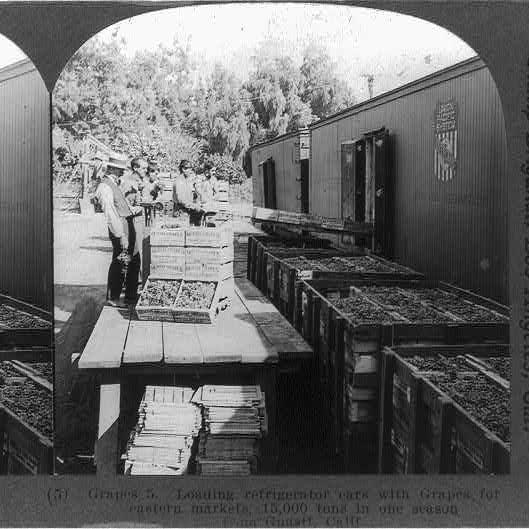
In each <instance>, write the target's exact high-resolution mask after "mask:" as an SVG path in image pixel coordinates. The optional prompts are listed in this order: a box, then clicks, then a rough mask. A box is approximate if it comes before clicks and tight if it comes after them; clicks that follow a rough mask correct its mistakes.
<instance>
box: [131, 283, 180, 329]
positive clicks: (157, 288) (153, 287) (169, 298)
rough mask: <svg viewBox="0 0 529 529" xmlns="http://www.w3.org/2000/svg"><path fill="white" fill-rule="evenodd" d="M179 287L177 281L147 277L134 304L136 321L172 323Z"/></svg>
mask: <svg viewBox="0 0 529 529" xmlns="http://www.w3.org/2000/svg"><path fill="white" fill-rule="evenodd" d="M181 286H182V281H181V280H178V279H167V278H164V277H156V276H149V278H148V279H147V281H146V283H145V286H144V287H143V290H142V292H141V294H140V297H139V299H138V303H137V304H136V314H137V316H138V319H140V320H152V321H167V322H172V321H174V318H173V306H174V303H175V301H176V299H177V297H178V293H179V291H180V288H181Z"/></svg>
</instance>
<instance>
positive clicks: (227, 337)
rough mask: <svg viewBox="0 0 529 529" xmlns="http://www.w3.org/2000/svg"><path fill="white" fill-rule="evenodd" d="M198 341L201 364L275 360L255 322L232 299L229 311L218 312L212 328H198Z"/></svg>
mask: <svg viewBox="0 0 529 529" xmlns="http://www.w3.org/2000/svg"><path fill="white" fill-rule="evenodd" d="M198 339H199V342H200V344H201V347H202V351H203V354H204V362H205V363H215V362H243V363H263V362H269V361H276V360H277V351H276V350H275V348H273V347H272V345H271V344H270V342H269V341H268V340H267V339H266V337H265V336H264V335H263V334H262V333H261V332H260V330H259V329H258V327H257V326H256V323H255V320H254V319H253V318H252V315H251V314H250V313H249V312H248V310H247V309H246V307H245V306H244V305H243V303H242V302H241V300H240V299H239V298H238V297H237V296H235V297H234V299H233V302H232V306H231V308H230V310H228V311H224V312H222V313H221V314H220V315H219V316H218V318H217V322H216V324H215V325H214V326H202V327H200V329H199V333H198Z"/></svg>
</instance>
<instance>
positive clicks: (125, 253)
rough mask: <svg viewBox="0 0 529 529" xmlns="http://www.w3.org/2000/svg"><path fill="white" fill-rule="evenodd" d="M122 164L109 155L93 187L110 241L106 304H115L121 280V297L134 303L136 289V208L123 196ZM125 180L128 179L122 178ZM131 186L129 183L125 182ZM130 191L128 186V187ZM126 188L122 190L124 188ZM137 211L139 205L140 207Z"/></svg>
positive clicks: (137, 264)
mask: <svg viewBox="0 0 529 529" xmlns="http://www.w3.org/2000/svg"><path fill="white" fill-rule="evenodd" d="M126 168H127V167H126V164H125V162H124V161H122V160H118V159H115V158H110V159H109V161H108V162H107V170H106V174H105V176H104V177H103V178H102V179H101V182H100V184H99V186H98V188H97V191H96V197H97V199H98V201H99V203H100V204H101V207H102V209H103V213H104V215H105V219H106V221H107V225H108V235H109V237H110V242H111V243H112V262H111V263H110V267H109V270H108V283H107V300H108V302H109V304H111V305H114V306H118V305H119V303H120V296H121V290H122V288H123V283H124V282H125V301H126V302H127V303H135V301H136V298H137V292H138V274H139V269H140V256H139V251H138V247H139V245H140V244H141V243H142V241H138V240H137V239H138V237H137V235H136V230H135V226H134V217H135V216H136V215H137V214H138V211H137V208H136V207H135V206H133V205H131V203H130V201H129V200H127V198H126V196H125V193H124V192H123V189H124V187H123V186H125V188H126V187H127V183H126V182H125V181H124V182H122V186H121V187H120V182H119V180H118V179H119V178H120V177H121V176H122V175H123V173H124V171H125V169H126ZM126 180H127V181H128V180H129V179H126ZM129 187H131V188H132V186H129ZM128 191H130V190H128ZM128 191H126V192H128ZM140 211H141V208H140Z"/></svg>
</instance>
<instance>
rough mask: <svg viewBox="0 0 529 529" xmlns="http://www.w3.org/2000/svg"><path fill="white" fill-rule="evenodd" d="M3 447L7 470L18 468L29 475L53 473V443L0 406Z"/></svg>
mask: <svg viewBox="0 0 529 529" xmlns="http://www.w3.org/2000/svg"><path fill="white" fill-rule="evenodd" d="M0 413H1V415H2V430H3V434H4V446H5V447H6V448H7V460H8V469H7V471H8V472H9V473H10V469H11V468H14V467H15V468H18V469H21V470H22V471H24V472H27V473H29V474H52V473H53V442H52V440H51V439H48V438H47V437H45V436H44V435H42V434H41V433H40V432H39V431H37V430H36V429H35V428H33V427H32V426H30V425H28V424H26V423H25V422H24V421H23V420H22V419H21V418H20V417H18V416H17V415H16V414H14V413H13V412H12V411H11V410H10V409H8V408H6V407H5V406H2V405H0Z"/></svg>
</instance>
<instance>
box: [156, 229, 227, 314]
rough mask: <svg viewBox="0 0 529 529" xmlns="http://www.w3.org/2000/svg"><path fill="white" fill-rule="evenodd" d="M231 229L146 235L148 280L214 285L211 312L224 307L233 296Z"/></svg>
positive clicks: (164, 230)
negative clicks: (195, 282) (211, 283)
mask: <svg viewBox="0 0 529 529" xmlns="http://www.w3.org/2000/svg"><path fill="white" fill-rule="evenodd" d="M233 255H234V252H233V230H232V227H231V224H230V223H223V224H221V225H220V226H218V227H177V228H173V227H166V226H164V224H163V223H162V224H161V225H160V226H159V227H156V228H153V229H152V230H151V234H150V276H149V279H172V280H183V281H184V282H192V281H207V282H214V283H215V284H216V291H215V297H214V303H216V304H217V306H216V307H212V311H213V312H217V309H224V308H226V307H227V306H228V305H229V303H230V300H231V299H232V297H233V291H234V280H233V258H234V257H233Z"/></svg>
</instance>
